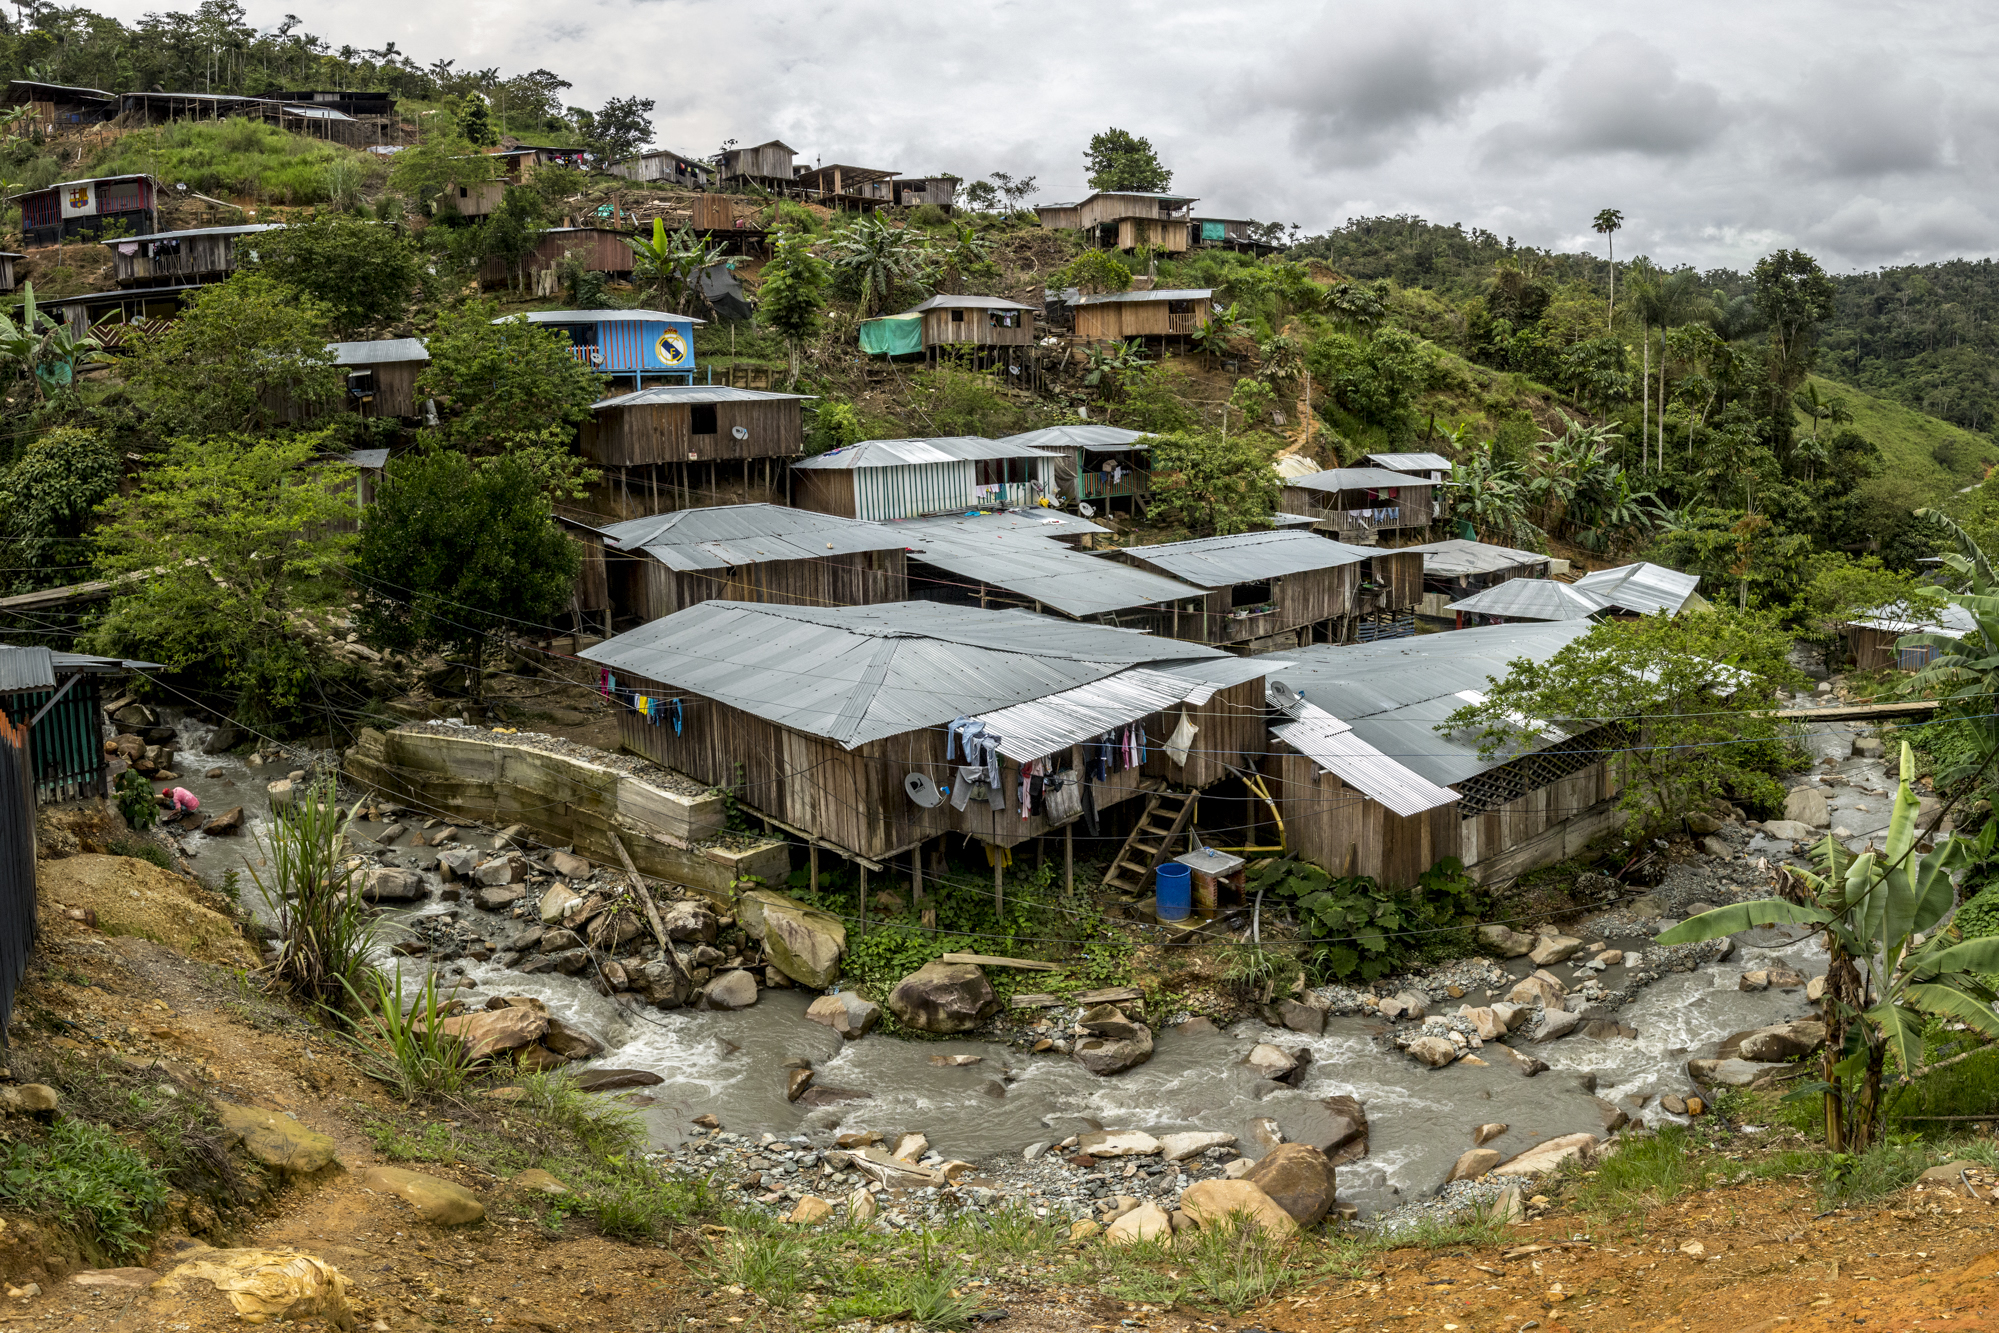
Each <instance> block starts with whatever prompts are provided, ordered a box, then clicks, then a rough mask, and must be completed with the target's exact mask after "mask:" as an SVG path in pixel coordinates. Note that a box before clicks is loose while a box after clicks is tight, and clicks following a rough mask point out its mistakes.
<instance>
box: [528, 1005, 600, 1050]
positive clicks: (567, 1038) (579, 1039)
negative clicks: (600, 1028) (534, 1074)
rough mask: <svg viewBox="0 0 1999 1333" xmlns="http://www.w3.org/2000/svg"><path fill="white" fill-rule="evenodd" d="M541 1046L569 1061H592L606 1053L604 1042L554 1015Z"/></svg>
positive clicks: (542, 1036)
mask: <svg viewBox="0 0 1999 1333" xmlns="http://www.w3.org/2000/svg"><path fill="white" fill-rule="evenodd" d="M541 1044H542V1045H544V1046H546V1047H548V1049H549V1050H551V1051H554V1052H555V1053H556V1054H557V1055H560V1056H562V1057H564V1058H565V1059H569V1060H590V1059H594V1058H596V1057H597V1056H600V1055H602V1054H603V1053H604V1043H603V1042H601V1041H599V1040H597V1038H595V1037H593V1036H591V1035H590V1034H589V1033H587V1032H585V1031H584V1030H583V1029H582V1028H580V1027H577V1026H576V1025H575V1024H574V1023H567V1022H564V1021H563V1020H562V1019H560V1018H556V1017H555V1016H553V1015H550V1016H549V1020H548V1031H546V1032H544V1033H542V1034H541Z"/></svg>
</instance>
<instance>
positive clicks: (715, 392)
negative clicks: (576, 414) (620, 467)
mask: <svg viewBox="0 0 1999 1333" xmlns="http://www.w3.org/2000/svg"><path fill="white" fill-rule="evenodd" d="M817 396H818V395H816V394H808V393H766V392H765V391H764V390H762V389H732V388H730V387H729V386H728V385H726V384H656V385H654V386H653V387H651V388H649V389H640V390H638V391H637V392H635V393H621V394H614V395H612V396H611V397H609V398H599V399H598V400H597V401H596V402H594V403H592V404H590V410H591V411H593V412H596V411H600V410H602V409H604V408H607V407H671V406H673V405H674V404H676V403H763V402H772V401H775V400H778V399H797V400H803V399H806V398H815V397H817Z"/></svg>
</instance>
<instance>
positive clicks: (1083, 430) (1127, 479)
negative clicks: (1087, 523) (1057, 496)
mask: <svg viewBox="0 0 1999 1333" xmlns="http://www.w3.org/2000/svg"><path fill="white" fill-rule="evenodd" d="M1155 438H1157V437H1156V436H1153V435H1150V434H1147V433H1146V432H1145V431H1140V430H1127V429H1126V428H1125V427H1123V426H1093V425H1075V426H1050V427H1048V428H1046V429H1045V430H1031V431H1028V432H1026V433H1025V434H1021V435H1009V436H1007V437H1005V438H1004V439H1002V440H1001V441H1000V443H1001V444H1024V445H1026V446H1028V447H1029V448H1032V449H1042V450H1045V451H1046V452H1048V453H1049V454H1051V455H1052V456H1053V457H1054V459H1055V484H1056V487H1057V489H1058V490H1059V491H1060V492H1061V494H1062V496H1063V498H1064V499H1066V500H1073V501H1075V502H1077V503H1079V504H1087V505H1091V506H1094V507H1096V508H1098V509H1100V510H1102V511H1104V512H1109V511H1110V510H1112V509H1115V508H1122V509H1123V510H1124V511H1126V512H1130V511H1131V510H1133V509H1135V508H1136V507H1137V506H1138V505H1140V504H1141V503H1143V502H1144V500H1145V497H1146V496H1147V495H1149V494H1150V493H1151V490H1152V461H1151V459H1152V441H1153V440H1154V439H1155ZM1117 500H1122V501H1124V502H1125V503H1124V504H1123V505H1122V506H1119V505H1115V504H1114V503H1113V501H1117Z"/></svg>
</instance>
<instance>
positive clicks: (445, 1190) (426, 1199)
mask: <svg viewBox="0 0 1999 1333" xmlns="http://www.w3.org/2000/svg"><path fill="white" fill-rule="evenodd" d="M361 1188H363V1189H369V1190H373V1191H375V1192H376V1193H377V1194H393V1195H396V1196H397V1197H398V1198H401V1199H403V1200H404V1201H405V1202H407V1203H408V1204H409V1205H410V1207H412V1208H414V1209H416V1211H417V1215H418V1216H419V1217H421V1218H423V1220H424V1221H426V1222H429V1223H431V1224H433V1225H435V1226H440V1227H456V1226H464V1225H465V1224H466V1223H468V1222H477V1221H478V1220H479V1219H480V1218H482V1217H484V1216H485V1215H486V1206H485V1205H484V1204H482V1203H480V1202H479V1196H478V1195H476V1194H474V1193H472V1191H471V1190H468V1189H466V1188H465V1187H464V1186H463V1185H454V1184H452V1183H451V1182H450V1181H448V1180H439V1179H438V1178H437V1177H436V1176H427V1175H425V1174H423V1173H422V1172H421V1171H404V1170H402V1169H401V1168H399V1167H393V1166H378V1167H375V1168H374V1169H372V1170H371V1171H369V1172H368V1174H367V1175H365V1176H363V1177H361Z"/></svg>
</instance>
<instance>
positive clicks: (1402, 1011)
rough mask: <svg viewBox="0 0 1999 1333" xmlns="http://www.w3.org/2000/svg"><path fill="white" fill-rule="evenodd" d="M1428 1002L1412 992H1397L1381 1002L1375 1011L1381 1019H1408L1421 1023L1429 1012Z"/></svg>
mask: <svg viewBox="0 0 1999 1333" xmlns="http://www.w3.org/2000/svg"><path fill="white" fill-rule="evenodd" d="M1429 1004H1430V1001H1429V1000H1428V999H1427V998H1425V997H1424V996H1421V995H1418V994H1417V993H1416V992H1414V991H1406V990H1405V991H1398V992H1396V993H1395V994H1394V995H1391V996H1389V997H1388V998H1387V999H1385V1000H1383V1001H1382V1002H1381V1003H1380V1004H1379V1005H1378V1006H1376V1011H1377V1012H1378V1013H1380V1014H1381V1016H1382V1017H1383V1018H1408V1019H1413V1020H1415V1021H1417V1022H1421V1021H1422V1020H1423V1018H1424V1017H1425V1016H1426V1015H1427V1014H1428V1012H1429Z"/></svg>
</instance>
